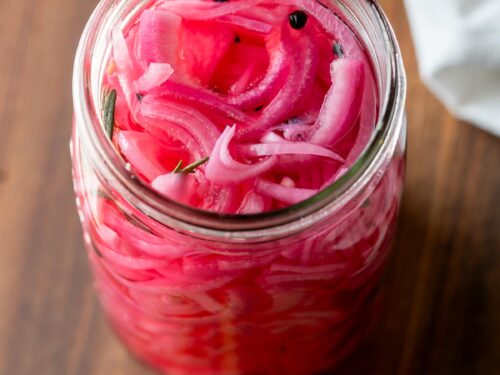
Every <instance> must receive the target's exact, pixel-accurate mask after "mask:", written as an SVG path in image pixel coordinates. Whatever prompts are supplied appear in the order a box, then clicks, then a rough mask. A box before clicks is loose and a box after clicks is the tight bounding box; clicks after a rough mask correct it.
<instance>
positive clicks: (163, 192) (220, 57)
mask: <svg viewBox="0 0 500 375" xmlns="http://www.w3.org/2000/svg"><path fill="white" fill-rule="evenodd" d="M109 40H110V43H111V46H110V51H111V55H110V58H109V59H108V60H107V61H106V63H105V67H104V75H103V77H102V80H101V82H102V85H101V86H102V89H101V92H102V100H101V103H100V104H101V107H102V124H103V129H104V132H105V133H106V137H107V138H108V141H109V142H111V144H112V145H113V148H114V149H115V150H116V153H117V155H119V157H120V158H121V159H122V163H123V165H124V166H125V168H126V169H127V170H128V171H129V173H130V175H131V176H133V178H134V179H135V180H136V183H137V184H139V185H142V186H143V187H145V188H146V189H150V190H152V191H154V192H155V193H156V194H157V198H158V199H161V198H163V199H166V200H173V201H175V202H178V203H180V204H182V205H185V206H189V207H191V208H195V209H200V210H203V211H210V212H213V213H218V214H230V215H248V214H262V213H266V212H272V211H276V210H286V209H289V208H290V206H293V205H295V204H299V203H301V202H303V201H307V200H308V199H310V198H312V197H315V196H316V195H317V194H318V193H320V192H321V191H323V190H324V189H326V188H328V187H329V186H331V185H332V184H333V183H334V182H336V181H337V180H338V179H340V178H341V177H342V176H343V175H344V174H345V173H346V172H347V171H348V170H349V169H350V168H351V167H352V166H353V165H354V164H355V163H356V162H357V160H358V158H359V157H360V156H361V154H362V152H363V151H364V150H365V148H366V147H367V146H368V144H369V142H370V140H371V139H372V136H373V133H374V131H375V124H376V121H377V117H378V115H379V113H378V112H379V110H380V104H379V102H380V100H379V97H378V92H379V89H378V86H377V84H376V83H375V82H376V79H375V74H374V68H373V65H372V61H371V60H370V59H369V58H368V55H367V52H366V50H365V48H364V47H363V44H362V43H361V42H360V40H359V39H358V38H357V36H356V34H355V33H353V31H352V30H351V28H350V27H348V26H347V24H346V23H345V22H344V21H343V20H342V19H341V18H340V17H339V16H338V15H337V14H336V13H334V12H333V11H332V9H329V8H327V7H325V6H324V5H322V4H321V3H319V2H317V1H315V0H273V1H263V0H229V1H208V0H207V1H205V0H175V1H168V0H167V1H165V0H164V1H161V0H157V1H152V2H151V3H150V4H149V5H148V6H147V7H146V8H145V9H142V10H141V11H140V12H138V13H137V14H136V15H135V16H134V17H133V18H132V19H131V20H129V21H128V22H127V23H126V26H125V27H123V26H121V25H118V24H117V25H116V26H115V27H114V28H113V29H112V31H111V36H110V38H109ZM80 133H81V130H79V124H78V119H77V124H76V126H75V133H74V139H73V142H72V145H73V149H72V155H73V161H74V177H75V189H76V193H77V203H78V207H79V211H80V214H81V219H82V223H83V227H84V231H85V239H86V245H87V247H88V250H89V257H90V262H91V264H92V267H93V270H94V275H95V279H96V286H97V289H98V291H99V295H100V299H101V301H102V304H103V306H104V309H105V311H106V313H107V315H108V317H109V319H110V322H111V323H112V325H113V326H114V328H115V329H116V331H117V332H118V333H119V335H120V336H121V338H122V339H123V341H124V342H125V343H126V344H127V346H128V347H129V348H130V350H131V351H132V352H133V353H135V354H136V355H138V356H139V357H140V358H142V359H143V360H145V361H147V362H148V363H150V364H151V365H153V366H154V367H156V368H158V369H160V370H162V371H163V372H164V373H166V374H172V375H176V374H179V375H187V374H207V375H209V374H210V375H211V374H214V375H215V374H221V375H225V374H255V375H257V374H292V375H293V374H297V375H302V374H313V373H315V372H316V371H319V370H324V369H328V368H331V367H332V366H334V365H335V364H337V363H338V362H339V361H340V360H341V359H343V358H344V357H345V356H346V355H347V354H349V353H350V352H351V351H352V350H353V349H354V348H355V347H356V346H357V345H358V344H359V342H360V341H361V340H362V339H363V338H364V336H365V334H366V332H367V331H368V329H369V325H370V324H369V322H370V321H371V320H372V319H373V315H374V314H375V313H376V311H377V310H378V297H377V296H378V294H377V290H378V288H379V284H380V283H379V281H380V278H381V274H382V270H383V264H384V261H385V259H386V255H387V250H388V245H389V242H390V240H391V238H392V235H393V230H394V225H395V221H396V217H397V210H398V206H399V198H400V191H401V185H402V178H403V171H404V160H403V156H402V152H403V151H402V149H401V150H400V151H399V153H398V152H396V151H392V153H393V155H390V158H388V161H387V163H386V164H385V165H384V166H383V168H382V169H381V173H378V174H376V175H373V176H371V177H370V179H367V181H366V186H365V187H364V189H363V191H362V192H360V193H359V194H357V195H356V196H353V197H351V199H350V201H349V202H347V203H346V204H345V206H344V207H343V208H342V209H341V210H340V211H339V212H336V213H335V215H331V216H330V217H326V219H324V220H321V221H317V223H316V224H315V225H313V226H311V227H310V228H305V229H303V230H301V231H299V232H297V233H290V235H288V236H283V235H282V236H279V237H276V238H272V239H270V240H269V239H268V240H265V241H264V240H259V241H257V242H252V241H240V243H234V242H231V241H223V240H220V241H214V240H209V239H206V238H203V236H197V235H196V233H194V232H192V231H191V232H186V231H185V230H180V229H178V228H175V226H174V225H172V224H168V223H162V222H161V221H159V220H157V219H155V218H153V217H152V216H151V215H149V214H148V213H147V212H146V211H144V210H142V209H141V205H137V204H136V203H134V202H133V201H131V200H129V199H128V198H127V197H126V196H124V195H123V194H122V193H121V191H122V190H119V189H116V186H114V185H113V183H111V182H110V180H109V179H108V178H106V176H104V174H103V173H100V172H99V167H98V166H95V165H93V164H92V163H93V162H92V161H89V160H87V159H86V158H87V156H86V155H85V154H86V151H85V149H86V147H87V146H86V145H85V144H83V143H82V142H81V139H80V138H81V136H80ZM402 137H403V136H402ZM396 138H397V136H396ZM400 148H401V147H400ZM179 209H180V208H179ZM193 212H195V211H193ZM194 214H195V213H194ZM255 220H258V219H257V217H256V219H255ZM228 233H229V232H228ZM229 237H230V236H229V235H228V238H229Z"/></svg>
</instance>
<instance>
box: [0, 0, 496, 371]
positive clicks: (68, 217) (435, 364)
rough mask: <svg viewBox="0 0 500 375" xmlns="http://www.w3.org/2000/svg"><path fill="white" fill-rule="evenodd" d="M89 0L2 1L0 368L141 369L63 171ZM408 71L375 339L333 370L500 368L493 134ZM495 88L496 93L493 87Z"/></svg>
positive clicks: (391, 9)
mask: <svg viewBox="0 0 500 375" xmlns="http://www.w3.org/2000/svg"><path fill="white" fill-rule="evenodd" d="M95 4H96V0H91V1H82V0H0V98H1V100H0V374H1V375H34V374H37V375H38V374H41V375H77V374H78V375H143V374H152V372H151V371H150V370H147V369H145V368H143V367H142V366H141V365H140V364H139V363H137V362H136V361H134V360H133V359H132V358H131V357H130V356H129V355H128V353H127V352H126V350H125V349H124V348H123V347H122V346H121V345H120V343H119V342H118V341H117V339H116V338H115V336H114V335H113V333H112V332H111V331H110V329H109V327H108V325H107V324H106V322H105V320H104V318H103V314H102V313H101V310H100V309H99V306H98V304H97V301H96V298H95V296H94V293H93V290H92V284H91V278H90V275H89V271H88V267H87V261H86V256H85V253H84V250H83V246H82V241H81V232H80V227H79V222H78V219H77V215H76V211H75V206H74V198H73V193H72V187H71V179H70V161H69V152H68V139H69V134H70V126H71V112H72V109H71V107H72V102H71V91H70V90H71V70H72V63H73V56H74V52H75V48H76V44H77V40H78V38H79V35H80V34H81V31H82V29H83V26H84V23H85V21H86V19H87V18H88V16H89V14H90V12H91V11H92V9H93V8H94V6H95ZM382 4H383V6H384V8H385V10H386V12H387V14H388V16H389V18H390V19H391V22H392V24H393V26H394V28H395V30H396V33H397V35H398V38H399V40H400V43H401V48H402V50H403V54H404V58H405V63H406V69H407V73H408V79H409V91H408V122H409V149H408V175H407V180H406V190H405V195H404V201H403V207H402V214H401V220H400V225H399V229H398V234H397V238H396V241H395V248H394V255H393V257H392V260H391V264H390V267H389V270H388V275H387V282H386V289H387V290H386V292H387V296H388V306H387V309H386V312H385V314H384V319H383V321H382V322H381V324H380V326H379V329H378V333H377V335H376V339H374V340H373V342H372V343H370V344H367V345H366V346H365V347H364V348H362V349H361V350H360V352H359V353H357V355H356V356H355V357H354V358H353V359H352V360H350V361H349V362H348V363H346V364H345V365H344V366H343V367H342V369H340V370H339V372H338V373H339V374H389V375H390V374H401V375H412V374H440V375H441V374H454V375H456V374H481V375H489V374H500V140H499V139H496V138H494V137H493V136H491V135H488V134H486V133H484V132H481V131H480V130H477V129H476V128H473V127H472V126H470V125H468V124H465V123H462V122H460V121H457V120H455V119H454V118H453V117H452V116H450V115H449V114H448V113H447V112H446V110H445V109H444V108H443V107H442V106H441V105H440V104H439V103H438V102H437V101H436V100H435V99H434V98H433V97H432V96H431V94H430V93H429V92H428V91H427V90H426V89H425V88H424V86H423V85H422V83H421V82H420V80H419V78H418V74H417V65H416V62H415V56H414V51H413V47H412V41H411V36H410V33H409V28H408V24H407V21H406V17H405V13H404V9H403V5H402V1H401V0H384V1H382ZM499 90H500V88H499Z"/></svg>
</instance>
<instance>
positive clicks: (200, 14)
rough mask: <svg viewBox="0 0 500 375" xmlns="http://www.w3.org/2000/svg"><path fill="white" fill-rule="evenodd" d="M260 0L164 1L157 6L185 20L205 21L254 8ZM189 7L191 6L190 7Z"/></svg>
mask: <svg viewBox="0 0 500 375" xmlns="http://www.w3.org/2000/svg"><path fill="white" fill-rule="evenodd" d="M260 2H262V0H240V1H231V2H229V3H228V2H215V1H198V0H185V1H170V0H167V1H164V2H162V3H161V4H160V5H159V8H161V9H167V10H169V11H170V12H172V13H175V14H178V15H179V16H181V17H183V18H187V19H195V20H206V19H211V18H217V17H221V16H225V15H227V14H233V13H236V12H238V11H240V10H242V9H245V8H249V7H252V6H255V5H257V4H259V3H260ZM190 5H191V6H190Z"/></svg>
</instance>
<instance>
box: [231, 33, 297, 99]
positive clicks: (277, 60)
mask: <svg viewBox="0 0 500 375" xmlns="http://www.w3.org/2000/svg"><path fill="white" fill-rule="evenodd" d="M285 42H286V41H284V40H283V36H282V31H281V30H280V29H276V31H274V32H273V33H271V34H270V35H269V36H268V38H266V48H267V49H268V51H269V58H270V63H269V67H268V70H267V73H266V75H265V77H264V78H263V79H262V80H261V81H260V82H259V83H258V84H257V85H256V86H255V87H253V88H251V89H250V90H248V91H246V92H244V93H243V94H241V95H238V96H230V97H229V98H228V102H229V103H230V104H232V105H235V106H237V107H241V108H244V109H255V108H256V107H258V106H259V105H262V104H264V103H265V102H266V101H267V100H270V99H271V98H272V97H273V96H274V95H276V93H277V92H278V90H279V89H280V87H281V86H282V85H283V84H284V82H285V79H286V77H287V75H288V71H289V69H290V65H289V56H288V55H289V54H288V53H287V52H288V51H287V49H286V46H285V44H284V43H285Z"/></svg>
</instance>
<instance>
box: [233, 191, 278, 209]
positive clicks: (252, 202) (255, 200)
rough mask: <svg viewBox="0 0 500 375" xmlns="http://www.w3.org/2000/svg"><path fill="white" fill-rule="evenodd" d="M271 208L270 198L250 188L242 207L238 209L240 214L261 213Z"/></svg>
mask: <svg viewBox="0 0 500 375" xmlns="http://www.w3.org/2000/svg"><path fill="white" fill-rule="evenodd" d="M269 208H270V201H269V198H266V197H263V196H262V195H260V194H258V193H256V192H255V191H252V190H250V191H249V192H248V193H247V194H246V195H245V198H243V202H242V203H241V206H240V208H239V209H238V212H237V213H238V214H239V215H249V214H259V213H261V212H266V211H267V210H268V209H269Z"/></svg>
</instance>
